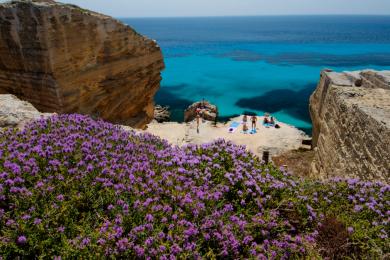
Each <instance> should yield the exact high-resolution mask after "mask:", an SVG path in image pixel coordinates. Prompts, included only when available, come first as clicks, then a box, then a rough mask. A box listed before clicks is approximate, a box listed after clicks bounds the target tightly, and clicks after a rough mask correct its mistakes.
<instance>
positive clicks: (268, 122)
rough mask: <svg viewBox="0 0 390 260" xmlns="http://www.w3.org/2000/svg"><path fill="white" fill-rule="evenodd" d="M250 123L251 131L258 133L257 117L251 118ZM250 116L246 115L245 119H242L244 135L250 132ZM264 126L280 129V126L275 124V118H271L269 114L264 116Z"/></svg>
mask: <svg viewBox="0 0 390 260" xmlns="http://www.w3.org/2000/svg"><path fill="white" fill-rule="evenodd" d="M250 121H251V123H252V124H251V126H252V128H251V131H252V132H256V127H257V116H256V115H252V116H251V117H250ZM247 123H248V116H247V115H244V117H243V119H242V130H243V132H244V133H246V132H248V131H249V128H248V125H247ZM263 125H264V126H265V127H271V126H272V127H275V128H280V126H279V125H278V124H276V122H275V118H274V117H273V116H271V117H270V116H269V114H265V116H264V120H263Z"/></svg>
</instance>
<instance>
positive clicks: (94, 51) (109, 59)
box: [0, 0, 164, 127]
mask: <svg viewBox="0 0 390 260" xmlns="http://www.w3.org/2000/svg"><path fill="white" fill-rule="evenodd" d="M0 28H1V29H0V94H4V93H10V94H14V95H16V96H18V97H19V98H21V99H23V100H27V101H29V102H31V103H32V104H33V105H34V106H35V107H36V108H37V109H38V110H39V111H42V112H58V113H80V114H89V115H93V116H98V117H101V118H103V119H105V120H108V121H111V122H114V123H118V124H125V125H131V126H134V127H143V126H144V125H145V124H146V123H148V122H150V121H151V120H152V119H153V117H154V102H153V98H154V94H155V93H156V91H157V90H158V89H159V86H160V80H161V75H160V72H161V70H162V69H163V68H164V63H163V57H162V53H161V50H160V47H159V46H158V45H157V44H156V42H155V41H153V40H150V39H148V38H146V37H144V36H142V35H140V34H138V33H137V32H136V31H134V30H133V29H132V28H130V27H129V26H126V25H124V24H122V23H121V22H119V21H117V20H115V19H113V18H111V17H108V16H105V15H102V14H98V13H95V12H91V11H88V10H85V9H82V8H79V7H77V6H74V5H68V4H60V3H56V2H54V1H48V0H34V1H23V0H16V1H11V2H8V3H4V4H0Z"/></svg>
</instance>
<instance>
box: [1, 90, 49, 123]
mask: <svg viewBox="0 0 390 260" xmlns="http://www.w3.org/2000/svg"><path fill="white" fill-rule="evenodd" d="M51 115H52V114H49V113H40V112H39V111H38V110H37V109H36V108H35V107H34V106H33V105H31V104H30V103H28V102H26V101H22V100H20V99H18V98H17V97H15V96H14V95H0V129H1V128H5V127H17V128H23V126H24V125H25V124H26V123H28V122H30V121H32V120H36V119H39V118H41V117H48V116H51Z"/></svg>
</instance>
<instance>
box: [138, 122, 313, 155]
mask: <svg viewBox="0 0 390 260" xmlns="http://www.w3.org/2000/svg"><path fill="white" fill-rule="evenodd" d="M263 119H264V117H258V123H257V128H256V129H257V133H256V134H244V133H243V132H242V124H240V125H239V126H238V128H237V129H236V131H235V132H233V133H229V126H230V125H231V123H232V122H239V123H240V122H241V121H242V116H241V117H237V118H232V119H231V120H230V121H229V122H227V123H217V124H216V125H215V124H214V123H213V122H209V121H203V122H201V123H200V126H199V133H198V132H197V129H196V128H197V127H196V121H192V122H189V123H176V122H166V123H156V122H153V123H151V124H149V125H148V127H147V129H146V130H138V132H149V133H151V134H154V135H156V136H159V137H161V138H163V139H166V140H168V141H169V142H170V143H171V144H173V145H178V146H182V145H185V144H189V143H193V144H203V143H209V142H212V141H213V140H216V139H219V138H223V139H225V140H229V141H232V142H233V143H235V144H237V145H245V146H246V147H247V148H248V149H249V150H250V151H252V152H253V153H255V154H257V155H259V156H261V155H262V153H263V151H265V150H268V151H269V152H270V154H271V155H272V156H274V155H278V154H281V153H283V152H286V151H289V150H293V149H298V148H299V147H301V144H302V140H303V139H305V138H308V136H307V135H306V134H305V133H304V132H302V131H301V130H299V129H297V128H295V127H293V126H290V125H288V124H284V123H283V122H277V123H278V124H279V125H280V128H278V129H277V128H275V127H269V128H267V127H265V126H263V124H262V122H263ZM248 127H249V128H250V123H249V124H248Z"/></svg>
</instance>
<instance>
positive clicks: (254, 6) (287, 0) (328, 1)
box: [0, 0, 390, 17]
mask: <svg viewBox="0 0 390 260" xmlns="http://www.w3.org/2000/svg"><path fill="white" fill-rule="evenodd" d="M0 2H4V0H0ZM61 2H65V3H72V4H76V5H78V6H80V7H83V8H86V9H91V10H94V11H97V12H100V13H104V14H107V15H111V16H114V17H178V16H179V17H182V16H236V15H301V14H304V15H316V14H371V15H372V14H385V15H390V0H61Z"/></svg>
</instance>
